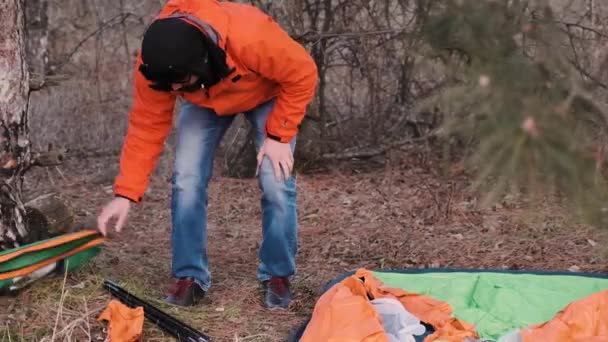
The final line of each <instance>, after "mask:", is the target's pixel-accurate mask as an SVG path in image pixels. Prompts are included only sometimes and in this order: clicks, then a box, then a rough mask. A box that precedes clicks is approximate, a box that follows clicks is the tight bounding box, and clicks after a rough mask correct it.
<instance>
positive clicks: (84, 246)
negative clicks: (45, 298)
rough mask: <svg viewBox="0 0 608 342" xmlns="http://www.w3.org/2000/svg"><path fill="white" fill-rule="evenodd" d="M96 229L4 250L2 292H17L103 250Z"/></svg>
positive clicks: (0, 262)
mask: <svg viewBox="0 0 608 342" xmlns="http://www.w3.org/2000/svg"><path fill="white" fill-rule="evenodd" d="M103 242H104V238H103V236H101V234H99V232H98V231H96V230H86V231H81V232H76V233H69V234H64V235H60V236H57V237H54V238H51V239H47V240H42V241H38V242H35V243H32V244H29V245H25V246H22V247H19V248H14V249H10V250H7V251H4V252H2V253H0V293H6V292H13V291H16V290H18V289H21V288H23V287H24V286H26V285H28V284H31V283H32V282H34V281H36V280H37V279H40V278H43V277H46V276H48V275H51V274H57V273H62V272H69V271H73V270H75V269H77V268H79V267H80V266H82V265H84V264H86V263H87V262H88V261H89V260H91V259H92V258H93V257H95V256H96V255H97V254H98V253H99V252H100V251H101V245H102V244H103Z"/></svg>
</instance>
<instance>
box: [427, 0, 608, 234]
mask: <svg viewBox="0 0 608 342" xmlns="http://www.w3.org/2000/svg"><path fill="white" fill-rule="evenodd" d="M422 34H423V38H424V41H425V42H426V43H427V44H428V45H429V47H430V49H429V56H431V57H432V58H434V59H438V60H440V61H442V63H443V65H445V66H446V70H448V71H447V72H448V73H449V75H448V77H449V80H451V82H450V85H449V86H448V87H446V88H445V89H444V91H442V92H441V93H440V94H438V95H437V96H435V97H433V98H431V99H428V100H427V101H425V102H424V103H422V104H421V106H422V107H427V108H428V107H438V108H439V109H440V111H441V112H442V113H444V116H445V117H444V122H443V127H441V130H440V133H441V136H443V137H454V136H458V137H459V138H461V139H463V138H464V139H465V140H466V141H472V142H473V145H472V149H471V154H470V156H469V158H468V161H469V162H470V163H471V166H472V168H473V169H474V170H476V173H477V178H476V182H475V186H476V188H477V189H478V190H481V191H482V192H483V193H484V194H485V196H484V197H485V201H484V202H485V203H491V202H493V201H495V200H497V199H500V198H501V196H503V195H505V194H506V193H507V192H508V191H512V190H516V191H523V192H524V193H527V194H531V195H535V196H537V195H541V196H545V195H548V194H554V195H559V196H560V198H564V199H566V200H567V201H568V202H569V203H570V204H571V205H572V208H573V209H576V211H573V213H576V214H581V215H583V217H584V219H585V220H586V221H587V222H589V223H592V224H595V225H600V226H605V225H606V223H608V221H607V219H608V215H607V214H608V213H606V212H605V211H606V208H608V201H607V200H608V192H607V190H608V187H607V186H606V179H605V177H604V175H603V174H602V166H603V162H604V155H605V151H604V147H603V146H604V141H605V140H606V139H605V135H606V134H605V131H606V128H607V127H608V126H607V122H608V120H607V118H608V111H607V110H606V108H605V107H604V104H603V103H602V102H601V101H600V100H599V98H598V97H597V93H598V92H596V90H597V89H595V88H594V87H593V84H591V83H590V82H588V81H586V80H585V79H584V78H583V77H581V74H580V72H579V70H578V69H577V68H576V67H575V66H574V65H573V62H572V58H571V57H572V48H571V46H570V45H569V44H568V41H569V39H571V37H568V34H567V32H566V31H564V30H563V29H560V27H559V23H558V21H557V20H556V19H555V18H554V13H553V10H552V8H551V6H550V5H549V4H548V3H547V2H546V1H507V0H500V1H489V0H450V1H440V2H437V3H436V4H434V7H432V9H431V12H430V15H429V16H428V17H427V18H426V22H425V24H424V26H423V29H422Z"/></svg>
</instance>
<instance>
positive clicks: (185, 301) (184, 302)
mask: <svg viewBox="0 0 608 342" xmlns="http://www.w3.org/2000/svg"><path fill="white" fill-rule="evenodd" d="M203 297H205V291H204V290H203V289H202V288H201V287H200V285H198V284H197V283H196V282H195V281H194V280H193V279H191V278H183V279H178V280H177V281H176V282H175V283H174V284H173V285H172V286H171V288H170V289H169V295H168V296H167V298H166V299H165V302H167V303H169V304H173V305H179V306H192V305H195V304H197V303H198V302H199V301H200V300H201V299H202V298H203Z"/></svg>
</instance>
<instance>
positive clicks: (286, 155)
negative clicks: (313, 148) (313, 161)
mask: <svg viewBox="0 0 608 342" xmlns="http://www.w3.org/2000/svg"><path fill="white" fill-rule="evenodd" d="M264 156H267V157H268V159H270V162H271V164H272V168H273V169H274V175H275V178H276V180H277V182H280V181H281V178H282V177H281V171H282V172H283V174H284V176H285V178H284V179H287V178H289V176H290V175H291V173H292V171H293V164H294V159H293V153H291V146H289V144H288V143H282V142H279V141H276V140H273V139H270V138H266V139H264V143H263V144H262V147H261V148H260V152H258V158H257V159H258V166H257V171H256V176H257V174H258V173H259V171H260V166H261V165H262V160H264Z"/></svg>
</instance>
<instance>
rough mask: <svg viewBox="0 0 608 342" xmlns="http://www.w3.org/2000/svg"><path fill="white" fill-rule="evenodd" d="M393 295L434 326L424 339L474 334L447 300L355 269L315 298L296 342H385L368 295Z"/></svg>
mask: <svg viewBox="0 0 608 342" xmlns="http://www.w3.org/2000/svg"><path fill="white" fill-rule="evenodd" d="M385 297H390V298H395V299H397V300H399V301H400V302H401V303H402V304H403V305H404V307H405V309H406V310H408V311H409V312H410V313H412V314H413V315H414V316H416V317H418V318H419V319H420V320H421V321H424V322H425V323H429V324H431V325H433V326H434V327H435V330H436V331H435V332H434V333H433V334H432V335H430V336H427V337H426V338H425V340H424V341H425V342H432V341H439V340H441V341H450V342H452V341H453V342H457V341H458V342H459V341H462V340H463V339H464V338H466V337H472V338H477V337H478V336H477V333H476V332H475V329H474V327H473V326H472V325H471V324H469V323H466V322H463V321H460V320H458V319H456V318H454V317H452V316H451V315H452V308H451V306H450V305H449V304H447V303H445V302H442V301H439V300H436V299H433V298H431V297H428V296H424V295H419V294H415V293H409V292H406V291H404V290H402V289H398V288H390V287H384V286H383V285H382V282H380V281H379V280H378V279H376V278H375V277H374V276H373V275H372V272H371V271H368V270H364V269H361V270H358V271H357V272H356V273H355V274H354V275H352V276H350V277H348V278H346V279H344V280H343V281H341V282H340V283H339V284H336V285H335V286H333V287H332V288H331V289H330V290H328V291H327V292H326V293H325V294H324V295H323V296H321V298H320V299H319V301H318V302H317V304H316V306H315V309H314V312H313V315H312V318H311V321H310V323H309V324H308V326H307V328H306V330H305V331H304V334H303V335H302V338H301V339H300V342H317V341H331V342H355V341H357V342H359V341H361V342H389V339H388V337H387V335H386V334H385V333H384V329H383V327H382V322H381V319H380V316H379V315H378V314H377V313H376V311H375V309H374V307H373V305H372V304H371V303H370V299H373V298H385Z"/></svg>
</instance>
